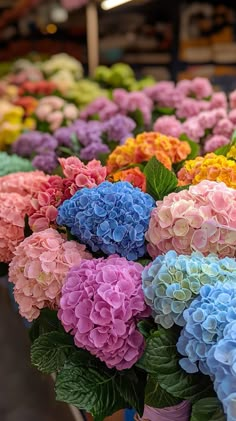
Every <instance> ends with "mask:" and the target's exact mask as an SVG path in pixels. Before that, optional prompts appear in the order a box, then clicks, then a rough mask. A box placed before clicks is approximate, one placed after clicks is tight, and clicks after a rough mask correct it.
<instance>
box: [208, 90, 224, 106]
mask: <svg viewBox="0 0 236 421" xmlns="http://www.w3.org/2000/svg"><path fill="white" fill-rule="evenodd" d="M227 107H228V102H227V96H226V95H225V93H224V92H215V93H214V94H213V95H212V97H211V100H210V110H214V109H215V108H224V109H225V110H227Z"/></svg>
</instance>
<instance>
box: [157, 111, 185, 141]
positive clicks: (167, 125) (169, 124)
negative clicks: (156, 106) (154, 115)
mask: <svg viewBox="0 0 236 421" xmlns="http://www.w3.org/2000/svg"><path fill="white" fill-rule="evenodd" d="M153 129H154V131H155V132H158V133H162V134H165V135H166V136H173V137H176V138H178V137H179V136H180V135H181V134H182V133H183V128H182V124H181V122H180V121H179V120H177V118H176V117H175V116H174V115H173V116H163V117H159V118H158V119H157V120H156V122H155V123H154V126H153Z"/></svg>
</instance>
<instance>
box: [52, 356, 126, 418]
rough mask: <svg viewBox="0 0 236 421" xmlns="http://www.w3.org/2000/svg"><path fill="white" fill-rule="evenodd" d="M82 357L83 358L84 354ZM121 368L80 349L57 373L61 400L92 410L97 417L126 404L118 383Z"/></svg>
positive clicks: (104, 415) (107, 414) (57, 391)
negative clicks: (114, 368)
mask: <svg viewBox="0 0 236 421" xmlns="http://www.w3.org/2000/svg"><path fill="white" fill-rule="evenodd" d="M81 357H82V358H81ZM117 375H118V372H117V371H115V370H109V369H108V368H107V367H106V366H105V364H102V363H101V362H100V361H99V360H98V359H96V358H95V357H93V356H92V355H88V356H87V361H86V355H85V353H83V351H82V353H81V352H80V351H79V350H78V351H77V352H76V353H75V354H74V355H73V356H72V357H71V358H70V359H69V360H68V361H67V362H66V364H65V365H64V367H63V369H62V370H61V371H60V373H59V374H58V375H57V380H56V396H57V400H60V401H63V402H66V403H68V404H72V405H74V406H76V407H78V408H80V409H82V410H85V411H87V412H89V413H91V414H92V415H93V416H94V417H95V419H96V420H97V421H102V420H103V419H104V418H105V417H106V416H109V415H112V414H113V413H114V412H116V411H118V410H119V409H123V408H126V407H127V406H128V404H127V402H126V401H125V400H124V399H123V398H122V397H121V395H120V393H119V391H118V389H117V387H116V383H115V382H116V376H117Z"/></svg>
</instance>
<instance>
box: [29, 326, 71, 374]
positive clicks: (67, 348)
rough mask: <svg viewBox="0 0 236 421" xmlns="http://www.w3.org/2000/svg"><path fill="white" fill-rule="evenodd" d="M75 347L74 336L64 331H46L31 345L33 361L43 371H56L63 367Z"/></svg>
mask: <svg viewBox="0 0 236 421" xmlns="http://www.w3.org/2000/svg"><path fill="white" fill-rule="evenodd" d="M73 348H74V343H73V338H72V336H70V335H68V334H66V333H62V332H49V333H45V334H44V335H41V336H39V338H38V339H36V340H35V341H34V343H33V345H32V347H31V362H32V364H33V365H35V366H36V367H37V368H38V369H39V370H40V371H42V372H43V373H54V372H56V371H58V370H60V369H61V368H62V367H63V365H64V363H65V361H66V359H67V357H68V355H69V353H70V352H71V351H72V350H73Z"/></svg>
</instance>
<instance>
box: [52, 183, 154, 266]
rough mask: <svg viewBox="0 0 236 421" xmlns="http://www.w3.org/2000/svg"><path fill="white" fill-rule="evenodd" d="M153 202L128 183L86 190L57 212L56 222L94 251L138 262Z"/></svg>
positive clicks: (142, 251) (64, 204) (107, 184)
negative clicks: (68, 229)
mask: <svg viewBox="0 0 236 421" xmlns="http://www.w3.org/2000/svg"><path fill="white" fill-rule="evenodd" d="M153 206H154V200H153V199H152V197H151V196H149V195H148V194H146V193H143V192H142V191H141V190H140V189H138V188H134V187H133V186H132V185H131V184H130V183H128V182H118V183H115V184H112V183H110V182H108V181H106V182H104V183H101V184H100V185H99V186H98V187H94V188H91V189H88V188H84V189H81V190H80V191H78V192H77V193H76V194H75V195H74V196H73V197H72V198H71V199H70V200H66V201H65V202H64V203H63V204H62V205H61V206H60V207H59V209H58V218H57V223H58V224H59V225H65V226H67V227H68V228H70V230H71V233H72V234H73V235H74V236H76V237H77V238H78V239H79V241H80V242H81V243H84V244H87V245H88V246H90V247H91V249H92V251H94V252H96V251H98V250H101V251H102V252H103V253H105V254H107V255H110V254H114V253H117V254H120V255H121V256H124V257H127V259H128V260H136V259H138V258H139V257H142V256H143V255H144V254H145V251H146V247H145V237H144V235H145V232H146V230H147V228H148V224H149V219H150V214H151V210H152V208H153Z"/></svg>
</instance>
